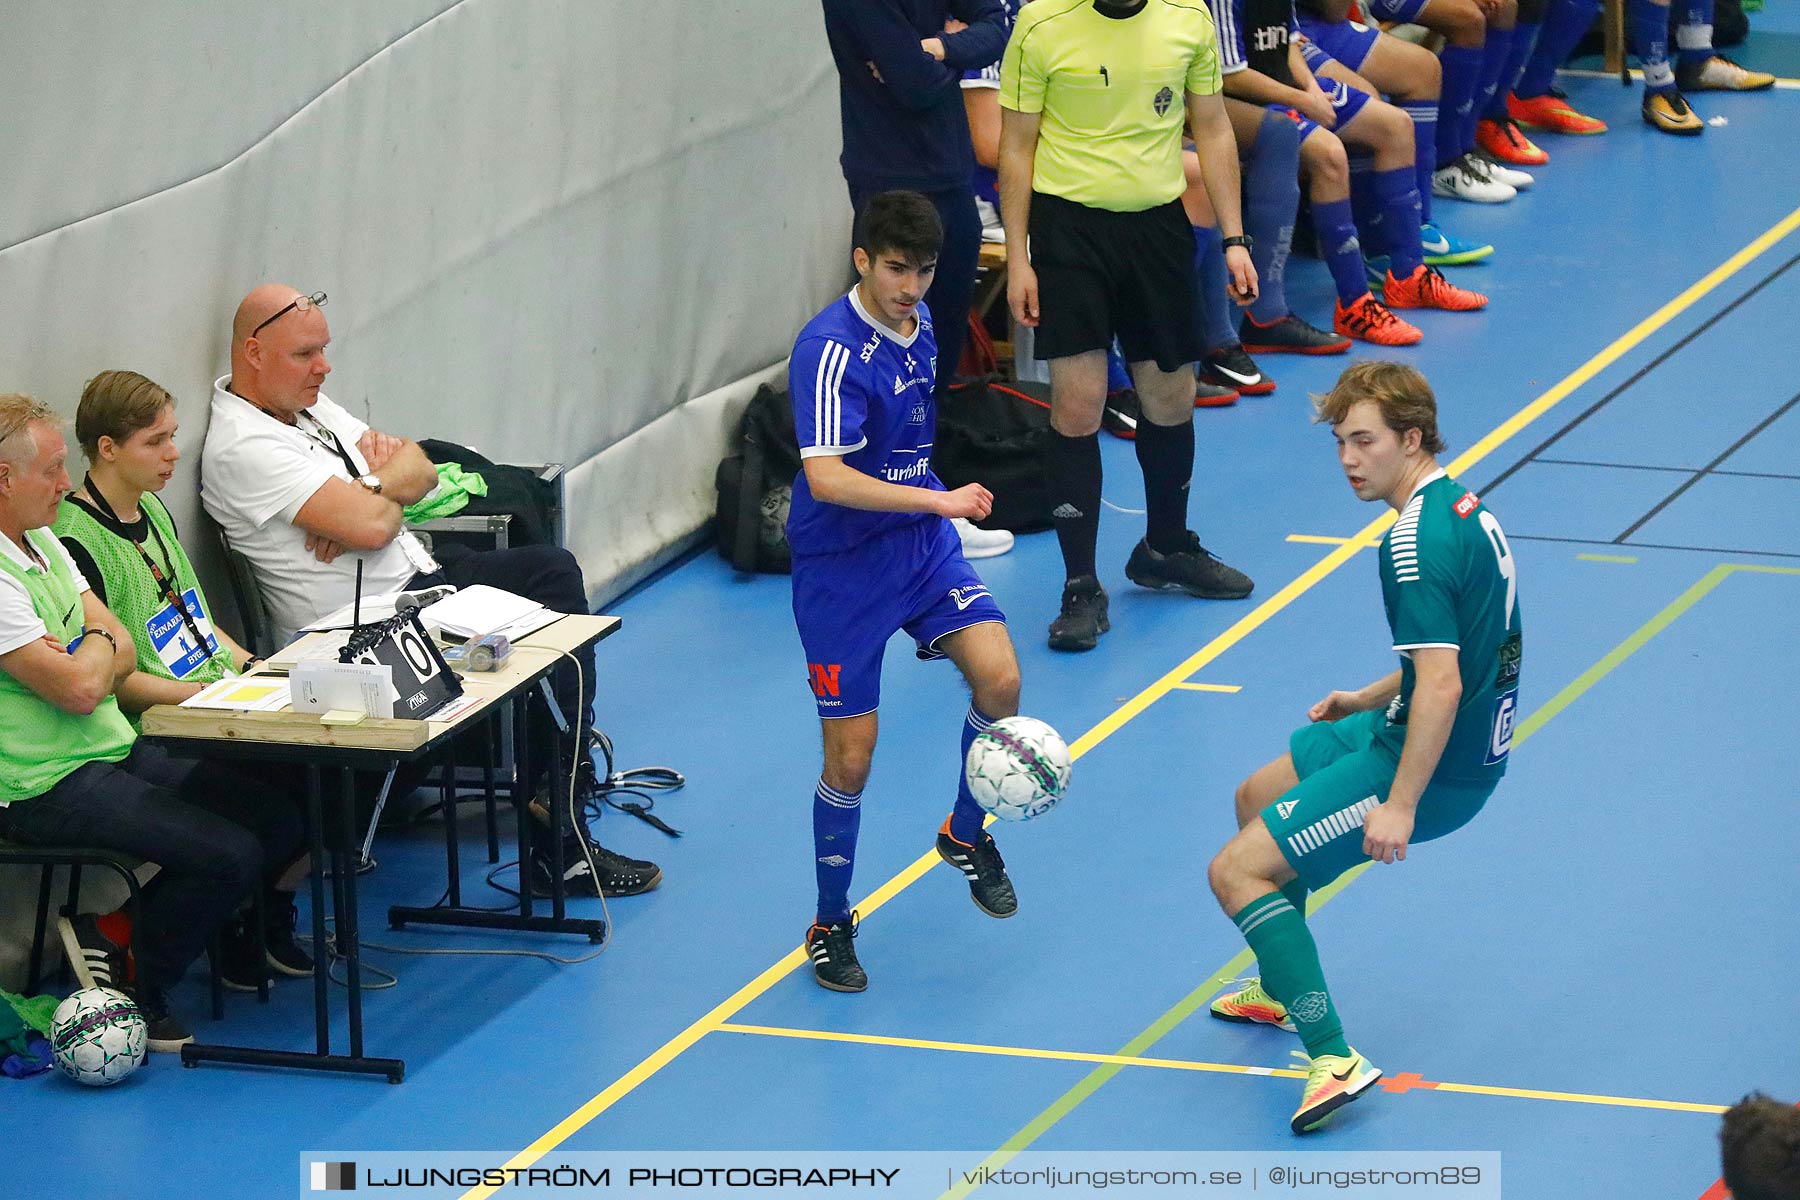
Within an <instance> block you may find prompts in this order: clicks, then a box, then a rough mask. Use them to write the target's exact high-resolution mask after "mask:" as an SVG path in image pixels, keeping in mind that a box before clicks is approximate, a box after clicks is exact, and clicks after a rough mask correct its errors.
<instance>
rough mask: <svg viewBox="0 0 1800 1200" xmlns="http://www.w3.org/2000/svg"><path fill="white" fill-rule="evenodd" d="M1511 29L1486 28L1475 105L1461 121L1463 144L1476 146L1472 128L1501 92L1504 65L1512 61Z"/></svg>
mask: <svg viewBox="0 0 1800 1200" xmlns="http://www.w3.org/2000/svg"><path fill="white" fill-rule="evenodd" d="M1515 32H1516V30H1514V29H1495V28H1494V27H1493V26H1491V25H1490V26H1488V31H1487V42H1486V43H1485V44H1483V46H1482V47H1481V82H1480V83H1479V84H1477V85H1476V88H1475V100H1474V103H1472V104H1470V105H1469V116H1468V119H1467V120H1466V121H1464V122H1463V142H1464V144H1465V145H1468V146H1473V145H1474V144H1475V126H1476V124H1477V123H1479V122H1480V120H1481V118H1482V117H1484V116H1486V115H1487V111H1488V109H1489V108H1490V107H1491V106H1492V105H1493V103H1494V96H1495V94H1496V93H1498V92H1499V91H1500V80H1501V79H1503V78H1505V77H1506V64H1507V63H1508V62H1509V61H1510V60H1511V58H1512V48H1513V34H1514V33H1515Z"/></svg>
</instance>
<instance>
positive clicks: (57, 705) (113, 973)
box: [0, 396, 301, 1050]
mask: <svg viewBox="0 0 1800 1200" xmlns="http://www.w3.org/2000/svg"><path fill="white" fill-rule="evenodd" d="M58 425H59V423H58V421H57V418H56V414H55V413H53V412H51V411H50V409H48V408H46V407H45V406H43V405H41V404H39V403H37V402H36V401H34V400H32V399H30V398H29V397H26V396H0V728H3V729H4V730H5V731H6V736H5V738H4V739H0V837H5V838H9V839H11V840H13V841H18V842H24V843H28V844H35V845H50V844H57V845H79V846H92V847H96V848H100V849H108V850H117V851H121V852H123V853H126V854H130V855H133V856H136V857H138V858H142V859H146V860H149V861H152V862H155V863H156V864H157V865H158V867H159V868H160V870H159V871H158V872H157V875H156V878H155V879H153V880H152V881H151V882H150V884H149V885H148V886H147V887H145V889H144V903H143V908H142V911H141V912H140V914H139V928H138V929H137V930H136V931H135V933H134V936H133V937H132V939H131V941H132V943H133V947H134V950H135V967H136V971H135V979H133V977H132V974H131V970H132V968H131V964H130V962H129V961H128V960H127V958H126V956H125V954H124V953H123V947H122V945H121V944H120V943H119V940H118V939H117V938H114V937H110V936H109V935H108V934H107V933H106V932H104V931H103V930H102V929H101V928H100V922H99V921H96V919H95V918H93V917H81V918H79V919H78V920H77V921H76V922H75V923H74V924H73V925H72V926H71V930H70V931H66V932H65V936H66V937H68V936H69V934H70V933H72V934H73V935H74V938H73V940H74V941H75V942H76V944H75V945H73V946H71V957H72V959H73V960H74V962H73V965H74V966H75V971H76V975H77V976H78V977H79V978H80V980H81V982H82V984H83V985H84V986H89V987H91V986H96V985H100V986H111V987H118V988H121V990H125V991H127V992H128V993H129V994H131V995H132V996H133V998H134V999H136V1001H137V1003H138V1006H139V1008H140V1009H142V1011H143V1015H144V1020H145V1022H146V1024H147V1025H148V1026H149V1034H150V1037H149V1042H150V1048H151V1049H153V1050H174V1049H177V1048H178V1047H180V1046H181V1044H182V1043H184V1042H188V1041H192V1040H193V1034H192V1033H191V1032H190V1031H189V1030H188V1028H187V1026H186V1025H185V1024H184V1023H183V1022H182V1020H181V1019H180V1018H179V1017H178V1016H176V1015H175V1013H174V1011H173V1010H172V1009H171V1007H170V1004H169V998H168V989H169V988H171V987H173V986H174V985H175V983H176V982H177V981H178V980H180V978H181V976H182V973H183V972H184V971H186V969H187V967H188V964H189V963H191V962H192V961H193V960H194V959H195V958H196V957H198V956H199V954H200V952H201V951H202V950H203V949H204V948H205V947H206V943H207V941H208V940H209V939H210V938H211V937H212V934H213V932H214V931H215V930H216V929H218V928H219V927H220V925H221V924H222V923H223V922H224V921H225V920H226V919H227V918H229V917H230V915H231V913H232V912H233V910H235V909H236V908H237V906H238V905H239V903H240V902H241V901H242V900H243V899H244V897H245V896H247V895H248V894H249V893H250V890H251V889H252V888H254V887H256V886H257V885H258V883H259V882H261V880H262V877H263V872H264V864H265V863H267V864H270V866H271V867H279V868H285V867H287V866H288V865H289V864H291V863H292V862H294V861H295V860H296V859H297V858H298V857H299V854H300V846H301V825H300V820H299V814H298V813H297V812H296V811H295V810H294V808H293V806H292V805H289V804H270V803H266V802H261V801H260V800H259V797H258V796H257V789H256V788H255V786H254V785H253V784H251V783H250V782H249V781H248V780H246V779H244V778H243V777H241V776H239V775H237V774H235V773H234V772H231V771H228V770H225V769H223V768H219V767H216V766H207V767H204V768H202V767H201V766H200V765H199V764H197V763H194V762H192V761H189V762H181V761H178V760H175V759H172V758H170V756H169V755H168V754H167V753H165V752H164V751H162V750H160V749H159V748H157V747H154V746H151V745H149V744H146V743H140V742H138V740H137V734H136V731H135V730H134V729H133V728H132V726H131V723H130V722H129V721H128V720H126V718H125V715H124V714H123V713H122V712H121V711H120V710H119V704H118V701H117V699H116V698H115V695H114V692H115V690H116V688H117V687H118V685H119V683H120V682H121V681H122V680H125V679H128V678H129V677H130V676H131V675H132V674H133V673H134V671H135V670H136V667H137V653H138V652H137V644H136V642H135V640H134V639H133V637H132V635H131V633H130V632H129V631H127V629H126V628H125V626H124V625H123V624H121V623H120V621H119V620H118V618H117V617H115V616H114V615H113V614H112V613H111V612H110V611H108V609H107V607H106V605H105V604H103V603H101V601H100V599H99V598H98V597H97V596H95V595H94V593H93V590H92V589H91V588H90V587H89V586H88V582H87V579H86V578H85V577H84V576H83V574H82V573H81V571H80V570H79V569H78V568H77V567H76V566H75V564H74V562H73V561H72V560H71V559H70V558H69V555H68V552H67V551H66V550H64V549H63V547H62V544H61V543H60V542H59V541H57V539H56V536H55V534H53V533H52V532H51V531H50V530H49V529H47V528H46V526H48V525H49V524H50V523H51V521H52V520H53V519H54V518H55V516H56V510H57V506H58V504H59V503H60V502H61V501H62V498H63V496H64V495H65V494H67V493H68V491H69V473H68V470H67V469H66V466H65V462H66V460H67V458H68V446H67V444H66V443H65V442H64V440H63V435H62V431H61V429H60V428H59V427H58Z"/></svg>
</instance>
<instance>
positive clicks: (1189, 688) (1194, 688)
mask: <svg viewBox="0 0 1800 1200" xmlns="http://www.w3.org/2000/svg"><path fill="white" fill-rule="evenodd" d="M1175 686H1176V687H1178V688H1180V689H1181V690H1182V691H1184V692H1241V691H1243V690H1244V689H1243V688H1242V687H1241V686H1239V685H1238V684H1235V683H1178V684H1176V685H1175Z"/></svg>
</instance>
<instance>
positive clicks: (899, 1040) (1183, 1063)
mask: <svg viewBox="0 0 1800 1200" xmlns="http://www.w3.org/2000/svg"><path fill="white" fill-rule="evenodd" d="M719 1031H720V1032H721V1033H743V1034H754V1035H756V1036H759V1037H777V1038H798V1039H800V1040H803V1041H812V1042H851V1043H856V1044H860V1045H865V1046H891V1047H896V1048H899V1049H906V1050H940V1051H944V1052H946V1053H951V1054H985V1055H992V1056H996V1057H1000V1058H1038V1059H1051V1060H1053V1061H1059V1062H1085V1063H1105V1064H1109V1065H1114V1066H1121V1067H1151V1068H1155V1069H1158V1070H1164V1071H1200V1072H1205V1073H1208V1074H1214V1075H1262V1076H1268V1077H1270V1078H1273V1079H1305V1078H1306V1072H1305V1071H1296V1070H1291V1069H1289V1068H1285V1067H1246V1066H1243V1065H1242V1064H1240V1063H1214V1062H1199V1061H1196V1060H1194V1059H1185V1058H1149V1057H1145V1056H1142V1055H1135V1054H1092V1053H1089V1052H1087V1051H1083V1050H1036V1049H1028V1048H1026V1047H1023V1046H993V1045H985V1044H981V1043H977V1042H943V1041H937V1040H935V1039H931V1038H903V1037H885V1036H883V1035H881V1034H874V1033H838V1032H836V1031H832V1030H824V1029H791V1028H787V1027H784V1026H776V1025H740V1024H738V1023H736V1022H726V1023H725V1024H722V1025H720V1026H719ZM1406 1090H1407V1091H1409V1092H1411V1091H1421V1092H1466V1093H1469V1094H1471V1095H1477V1096H1505V1097H1509V1098H1512V1099H1518V1100H1554V1101H1559V1102H1561V1103H1565V1104H1600V1105H1610V1106H1612V1107H1614V1108H1654V1109H1662V1110H1665V1111H1668V1112H1693V1113H1722V1112H1724V1111H1725V1109H1726V1108H1727V1107H1728V1106H1727V1105H1723V1104H1693V1103H1690V1102H1689V1101H1686V1100H1650V1099H1646V1098H1644V1097H1641V1096H1601V1095H1594V1094H1591V1093H1588V1092H1553V1091H1546V1090H1544V1089H1541V1088H1509V1087H1491V1086H1489V1085H1487V1084H1480V1083H1439V1082H1437V1081H1435V1080H1430V1081H1422V1082H1420V1083H1416V1084H1414V1085H1412V1086H1411V1087H1409V1088H1407V1089H1406Z"/></svg>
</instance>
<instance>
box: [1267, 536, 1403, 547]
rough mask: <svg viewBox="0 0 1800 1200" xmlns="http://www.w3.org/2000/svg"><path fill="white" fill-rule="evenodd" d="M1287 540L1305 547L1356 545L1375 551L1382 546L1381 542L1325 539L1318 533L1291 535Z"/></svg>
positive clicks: (1340, 538)
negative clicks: (1374, 549) (1375, 548)
mask: <svg viewBox="0 0 1800 1200" xmlns="http://www.w3.org/2000/svg"><path fill="white" fill-rule="evenodd" d="M1287 540H1288V541H1290V542H1299V543H1300V544H1302V545H1305V546H1348V545H1351V544H1353V543H1354V544H1355V545H1358V546H1367V547H1369V548H1370V549H1373V548H1374V547H1376V546H1379V545H1381V543H1380V542H1358V541H1357V540H1356V539H1355V538H1347V537H1325V536H1324V535H1322V534H1317V533H1290V534H1288V535H1287Z"/></svg>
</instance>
